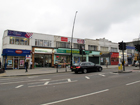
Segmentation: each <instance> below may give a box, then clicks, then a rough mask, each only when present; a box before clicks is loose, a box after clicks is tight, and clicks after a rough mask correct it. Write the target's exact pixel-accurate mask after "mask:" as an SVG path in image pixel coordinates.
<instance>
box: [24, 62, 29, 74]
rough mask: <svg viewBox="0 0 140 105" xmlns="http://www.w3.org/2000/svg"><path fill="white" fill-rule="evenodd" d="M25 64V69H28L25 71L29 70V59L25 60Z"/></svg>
mask: <svg viewBox="0 0 140 105" xmlns="http://www.w3.org/2000/svg"><path fill="white" fill-rule="evenodd" d="M24 65H25V69H26V71H25V72H28V70H27V69H28V61H27V60H26V62H25V64H24Z"/></svg>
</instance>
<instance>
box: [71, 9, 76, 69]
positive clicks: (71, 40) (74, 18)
mask: <svg viewBox="0 0 140 105" xmlns="http://www.w3.org/2000/svg"><path fill="white" fill-rule="evenodd" d="M77 12H78V11H76V12H75V17H74V21H73V27H72V35H71V64H70V65H71V66H72V43H73V32H74V25H75V19H76V14H77Z"/></svg>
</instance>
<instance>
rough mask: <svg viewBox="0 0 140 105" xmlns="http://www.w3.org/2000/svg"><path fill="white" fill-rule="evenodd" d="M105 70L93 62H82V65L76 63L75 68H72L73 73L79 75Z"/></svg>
mask: <svg viewBox="0 0 140 105" xmlns="http://www.w3.org/2000/svg"><path fill="white" fill-rule="evenodd" d="M102 70H103V68H102V67H101V66H100V65H96V64H95V63H92V62H80V63H75V64H73V66H71V71H72V72H75V73H78V72H82V73H87V72H93V71H99V72H101V71H102Z"/></svg>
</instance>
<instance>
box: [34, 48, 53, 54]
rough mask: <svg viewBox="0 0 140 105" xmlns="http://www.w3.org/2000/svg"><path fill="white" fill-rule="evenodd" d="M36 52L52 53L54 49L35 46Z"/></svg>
mask: <svg viewBox="0 0 140 105" xmlns="http://www.w3.org/2000/svg"><path fill="white" fill-rule="evenodd" d="M35 53H52V49H40V48H35Z"/></svg>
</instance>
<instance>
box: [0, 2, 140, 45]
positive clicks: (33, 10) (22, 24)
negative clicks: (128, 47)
mask: <svg viewBox="0 0 140 105" xmlns="http://www.w3.org/2000/svg"><path fill="white" fill-rule="evenodd" d="M76 11H77V14H76ZM139 11H140V0H0V42H2V36H3V33H4V30H7V29H9V30H17V31H25V32H33V33H43V34H52V35H60V36H66V37H71V35H72V27H73V22H74V17H75V14H76V19H75V25H74V32H73V37H74V38H83V39H84V38H88V39H99V38H105V39H108V40H109V41H112V42H115V43H118V42H121V41H124V42H130V41H132V40H133V39H135V38H138V37H139V34H140V12H139Z"/></svg>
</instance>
